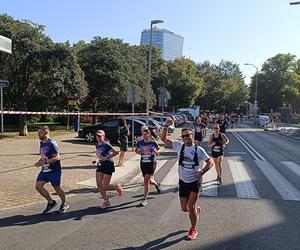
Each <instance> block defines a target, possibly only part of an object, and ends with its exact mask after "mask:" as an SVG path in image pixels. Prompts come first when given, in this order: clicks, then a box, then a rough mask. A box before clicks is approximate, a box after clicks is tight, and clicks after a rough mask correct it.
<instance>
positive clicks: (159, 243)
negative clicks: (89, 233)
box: [118, 230, 187, 250]
mask: <svg viewBox="0 0 300 250" xmlns="http://www.w3.org/2000/svg"><path fill="white" fill-rule="evenodd" d="M183 233H184V234H186V233H187V231H185V230H179V231H176V232H173V233H169V234H167V235H166V236H164V237H161V238H159V239H156V240H153V241H149V242H147V243H146V244H144V245H142V246H138V247H126V248H118V250H132V249H165V248H167V247H170V246H173V245H175V244H177V243H178V242H180V241H183V240H184V239H185V235H184V236H183V237H180V238H177V239H174V240H171V241H166V240H168V239H169V238H171V237H174V236H177V235H180V234H183Z"/></svg>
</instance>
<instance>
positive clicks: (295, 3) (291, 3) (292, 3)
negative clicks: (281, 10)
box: [290, 2, 300, 5]
mask: <svg viewBox="0 0 300 250" xmlns="http://www.w3.org/2000/svg"><path fill="white" fill-rule="evenodd" d="M297 4H300V2H290V5H297Z"/></svg>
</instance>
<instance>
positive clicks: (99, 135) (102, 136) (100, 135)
mask: <svg viewBox="0 0 300 250" xmlns="http://www.w3.org/2000/svg"><path fill="white" fill-rule="evenodd" d="M96 136H97V137H103V136H104V135H98V134H97V135H96Z"/></svg>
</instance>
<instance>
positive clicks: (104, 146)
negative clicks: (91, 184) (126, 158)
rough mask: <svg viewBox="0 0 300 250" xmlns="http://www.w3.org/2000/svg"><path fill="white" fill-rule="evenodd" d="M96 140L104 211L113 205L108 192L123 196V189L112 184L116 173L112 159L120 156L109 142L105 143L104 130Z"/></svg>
mask: <svg viewBox="0 0 300 250" xmlns="http://www.w3.org/2000/svg"><path fill="white" fill-rule="evenodd" d="M96 140H97V143H96V155H97V161H96V163H97V170H96V182H97V187H98V190H99V192H100V194H101V196H102V198H103V200H104V201H103V202H102V203H101V204H100V205H99V206H100V208H103V209H104V208H107V207H109V206H110V205H111V204H110V202H109V198H108V196H107V193H106V191H108V190H111V189H115V190H116V191H117V193H118V195H119V196H121V195H122V193H123V189H122V186H121V185H120V184H116V185H111V184H110V180H111V176H112V174H113V172H115V167H114V162H113V160H112V158H113V157H115V156H116V155H117V154H118V151H116V150H115V149H114V148H113V147H112V145H111V144H110V143H109V142H107V141H105V132H104V131H103V130H98V131H97V133H96Z"/></svg>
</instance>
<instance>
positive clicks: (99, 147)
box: [96, 141, 112, 161]
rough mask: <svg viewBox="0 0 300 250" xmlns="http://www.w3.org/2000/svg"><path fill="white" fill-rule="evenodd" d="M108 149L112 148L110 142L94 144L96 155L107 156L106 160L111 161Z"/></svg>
mask: <svg viewBox="0 0 300 250" xmlns="http://www.w3.org/2000/svg"><path fill="white" fill-rule="evenodd" d="M110 150H112V146H111V144H110V143H108V142H107V141H103V142H102V143H100V144H99V143H97V144H96V154H97V156H98V157H99V156H102V157H107V158H108V160H110V161H112V159H111V157H110V154H109V152H110Z"/></svg>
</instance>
